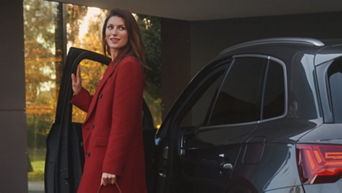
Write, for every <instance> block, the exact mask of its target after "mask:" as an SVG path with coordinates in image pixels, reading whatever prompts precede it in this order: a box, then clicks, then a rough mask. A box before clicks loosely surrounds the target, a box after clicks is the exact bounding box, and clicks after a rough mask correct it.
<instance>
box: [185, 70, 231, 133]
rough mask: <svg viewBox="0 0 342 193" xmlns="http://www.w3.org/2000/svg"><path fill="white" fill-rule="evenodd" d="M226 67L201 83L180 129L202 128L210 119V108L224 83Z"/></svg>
mask: <svg viewBox="0 0 342 193" xmlns="http://www.w3.org/2000/svg"><path fill="white" fill-rule="evenodd" d="M225 69H226V68H225V65H222V66H220V67H219V68H218V69H216V70H215V71H214V72H212V73H211V74H210V75H209V77H208V76H207V77H206V80H203V81H201V83H200V84H201V85H200V88H199V89H197V90H196V91H195V93H194V94H193V95H192V98H191V99H190V101H189V102H188V103H187V107H185V110H183V112H186V113H185V115H184V116H183V118H182V120H181V121H180V124H179V127H181V128H184V127H200V126H202V125H204V124H205V121H206V120H207V119H208V116H209V110H210V106H211V105H212V103H213V100H214V97H215V95H216V93H217V90H218V87H219V86H220V83H221V82H222V79H223V76H224V72H225Z"/></svg>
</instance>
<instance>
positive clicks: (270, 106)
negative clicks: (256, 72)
mask: <svg viewBox="0 0 342 193" xmlns="http://www.w3.org/2000/svg"><path fill="white" fill-rule="evenodd" d="M284 111H285V89H284V72H283V68H282V66H281V65H280V64H278V63H277V62H274V61H272V60H270V62H269V67H268V73H267V80H266V88H265V95H264V109H263V119H267V118H271V117H277V116H280V115H282V114H283V113H284Z"/></svg>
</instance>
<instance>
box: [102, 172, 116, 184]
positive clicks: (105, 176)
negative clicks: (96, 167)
mask: <svg viewBox="0 0 342 193" xmlns="http://www.w3.org/2000/svg"><path fill="white" fill-rule="evenodd" d="M115 183H116V175H114V174H109V173H105V172H103V173H102V177H101V186H102V185H103V186H106V185H107V184H115Z"/></svg>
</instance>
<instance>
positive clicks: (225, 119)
mask: <svg viewBox="0 0 342 193" xmlns="http://www.w3.org/2000/svg"><path fill="white" fill-rule="evenodd" d="M266 64H267V59H264V58H255V57H245V58H237V59H236V62H235V63H234V64H233V66H232V67H231V69H230V71H229V72H228V76H227V78H226V80H225V82H224V84H223V87H222V89H221V91H220V94H219V96H218V99H217V102H216V104H215V107H214V110H213V112H212V115H211V119H210V123H209V124H210V125H220V124H231V123H242V122H251V121H257V120H259V119H260V101H261V100H260V98H261V90H262V85H263V79H264V70H265V66H266Z"/></svg>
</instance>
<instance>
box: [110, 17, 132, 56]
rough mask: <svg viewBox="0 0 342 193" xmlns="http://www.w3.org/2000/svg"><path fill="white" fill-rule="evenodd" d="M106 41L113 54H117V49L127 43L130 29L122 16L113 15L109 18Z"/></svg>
mask: <svg viewBox="0 0 342 193" xmlns="http://www.w3.org/2000/svg"><path fill="white" fill-rule="evenodd" d="M106 42H107V44H108V46H109V48H110V50H111V53H112V54H117V51H118V50H119V49H120V48H122V47H124V46H125V45H126V44H127V42H128V31H127V29H126V25H125V21H124V20H123V19H122V18H121V17H118V16H112V17H110V18H109V19H108V22H107V25H106ZM112 56H113V55H112Z"/></svg>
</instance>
